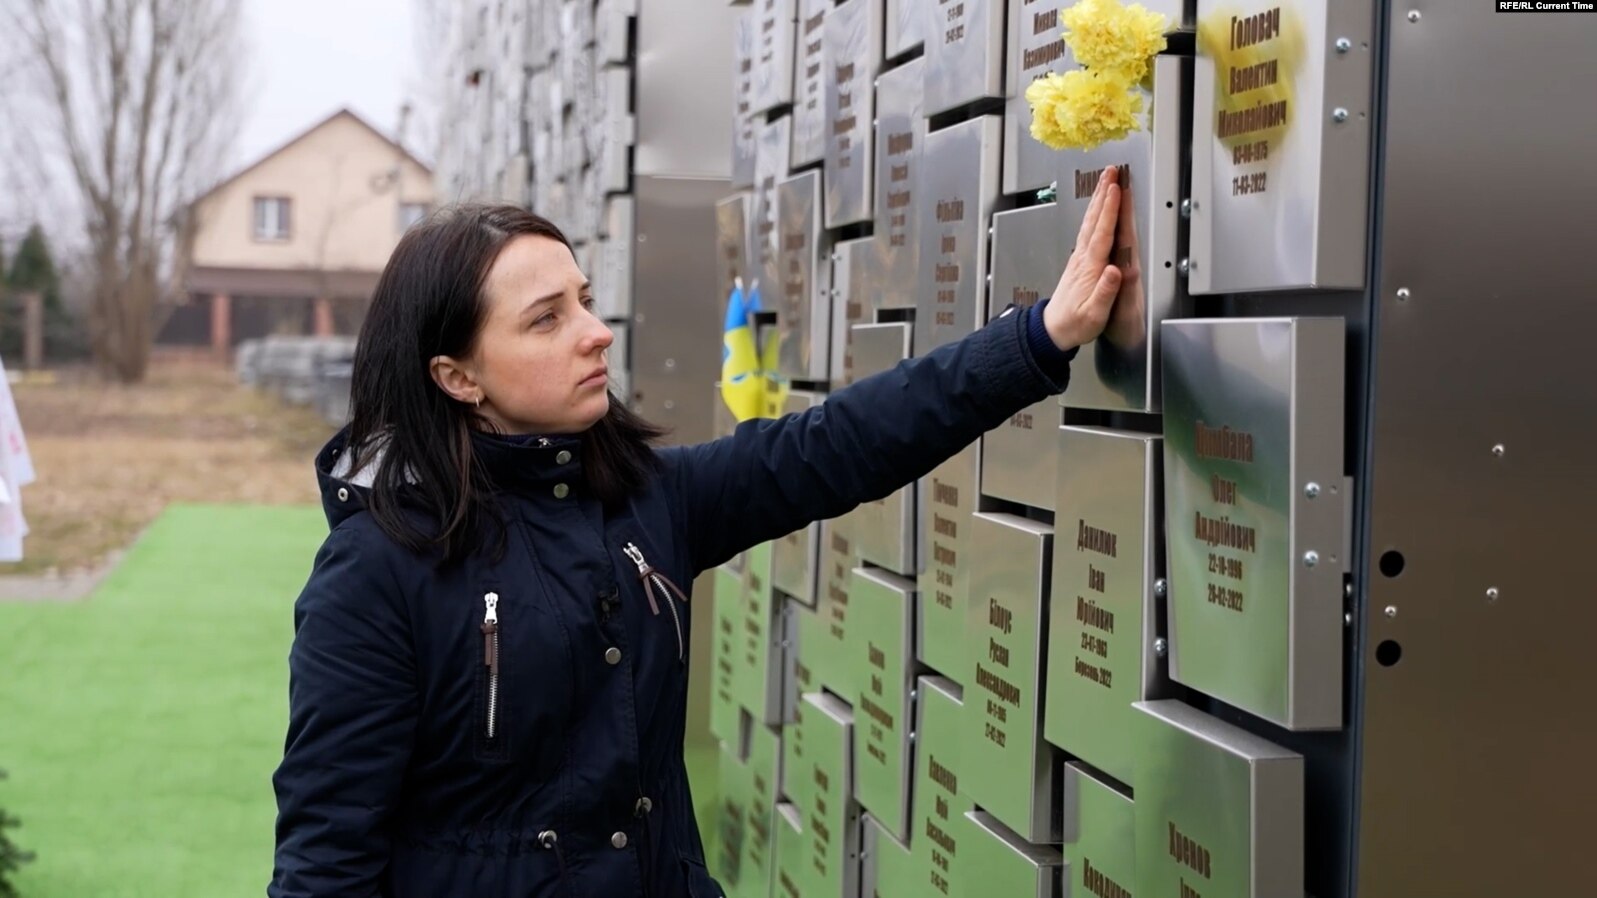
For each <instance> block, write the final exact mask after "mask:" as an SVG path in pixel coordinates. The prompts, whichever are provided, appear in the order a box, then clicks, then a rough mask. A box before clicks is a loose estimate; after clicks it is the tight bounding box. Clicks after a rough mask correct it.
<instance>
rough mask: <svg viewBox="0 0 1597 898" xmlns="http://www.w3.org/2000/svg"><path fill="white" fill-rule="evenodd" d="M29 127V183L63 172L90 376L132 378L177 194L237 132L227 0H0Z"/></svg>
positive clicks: (202, 174)
mask: <svg viewBox="0 0 1597 898" xmlns="http://www.w3.org/2000/svg"><path fill="white" fill-rule="evenodd" d="M0 3H3V5H4V8H5V9H6V12H7V15H6V20H5V21H4V22H0V24H3V25H4V26H5V27H6V29H7V31H8V34H7V35H5V36H4V37H0V41H4V42H6V43H9V44H12V45H14V46H15V47H16V50H17V53H16V54H15V56H14V58H16V59H17V60H18V62H17V63H16V65H17V68H18V69H19V70H20V76H19V78H18V79H17V80H18V82H19V85H18V90H19V91H20V92H19V93H17V94H14V96H17V97H19V98H20V99H19V100H17V102H19V103H20V104H22V105H24V106H25V107H26V108H25V114H26V118H24V119H23V120H24V121H30V122H38V123H40V124H41V125H42V128H41V129H40V132H41V138H40V148H41V149H40V151H39V152H36V153H33V154H29V155H31V156H32V157H33V158H32V160H31V164H32V167H33V168H35V169H36V175H37V176H38V177H39V178H43V179H49V178H51V177H52V176H56V177H60V176H64V180H65V181H66V183H67V184H69V185H70V186H71V188H72V190H71V191H70V192H71V199H72V200H74V203H73V205H75V206H76V207H78V211H79V214H80V215H81V219H82V222H83V249H84V263H85V266H86V268H87V271H88V273H89V276H90V279H91V281H92V289H91V303H90V309H89V342H90V347H91V350H92V352H93V355H94V358H95V360H96V363H97V365H98V367H99V368H100V370H101V372H102V373H104V374H105V375H107V376H109V377H112V378H115V379H117V380H121V381H136V380H139V379H141V378H142V377H143V376H144V373H145V370H146V368H147V366H148V363H149V354H150V344H151V343H152V341H153V339H154V322H155V314H154V313H155V311H156V307H157V305H158V303H161V302H162V301H163V300H165V299H167V298H169V297H170V296H171V294H172V291H173V289H174V286H175V285H177V284H180V283H181V280H182V276H183V272H182V271H181V270H180V266H181V264H182V260H184V259H185V258H186V257H187V255H188V254H187V249H188V246H189V244H190V242H191V241H192V239H193V237H194V233H195V228H196V224H197V222H195V221H194V220H193V217H192V215H191V213H190V210H189V205H188V204H189V202H190V201H191V200H192V199H193V198H195V197H196V196H198V195H199V194H200V193H201V192H203V191H204V190H205V189H207V188H208V187H210V186H211V185H212V184H213V183H214V182H215V180H216V179H217V176H218V175H219V174H220V173H221V168H220V167H221V165H222V164H223V163H224V161H225V160H226V158H227V155H228V154H227V150H228V148H229V146H230V142H231V141H232V139H233V138H234V136H235V135H236V134H237V132H238V127H237V125H238V119H237V116H238V113H239V103H238V99H239V96H240V91H241V85H242V80H241V78H242V66H243V43H242V35H241V31H240V11H239V0H76V2H68V0H0Z"/></svg>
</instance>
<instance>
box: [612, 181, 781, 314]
mask: <svg viewBox="0 0 1597 898" xmlns="http://www.w3.org/2000/svg"><path fill="white" fill-rule="evenodd" d="M749 205H750V197H749V194H748V193H747V192H743V193H735V194H733V195H732V196H729V197H727V198H726V199H724V200H721V201H720V202H718V203H716V204H715V255H716V259H717V260H718V261H719V262H720V264H719V265H718V266H717V267H716V269H715V273H716V278H715V294H716V296H717V297H718V302H719V305H718V306H717V308H718V309H719V315H721V316H725V315H726V302H727V298H728V297H730V296H731V295H732V287H733V286H734V285H735V283H736V280H737V278H742V279H743V283H744V286H747V285H748V284H750V283H751V282H752V281H753V280H754V275H753V269H752V268H751V264H752V257H751V255H750V244H749V236H750V232H749ZM628 242H629V243H630V242H631V241H630V240H629V241H628Z"/></svg>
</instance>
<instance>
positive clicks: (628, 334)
mask: <svg viewBox="0 0 1597 898" xmlns="http://www.w3.org/2000/svg"><path fill="white" fill-rule="evenodd" d="M609 327H610V340H611V342H610V348H609V349H607V350H605V356H606V357H607V358H608V359H609V362H608V364H610V365H613V366H614V367H613V368H611V370H610V389H611V390H612V391H613V392H614V393H615V394H616V395H617V396H619V397H622V398H623V399H624V400H630V399H631V397H632V355H631V352H632V350H631V348H630V344H631V342H632V325H631V324H629V323H627V322H625V321H612V322H610V323H609Z"/></svg>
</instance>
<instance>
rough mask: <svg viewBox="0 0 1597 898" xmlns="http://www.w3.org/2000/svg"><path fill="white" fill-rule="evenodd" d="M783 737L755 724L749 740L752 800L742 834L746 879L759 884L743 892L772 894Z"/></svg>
mask: <svg viewBox="0 0 1597 898" xmlns="http://www.w3.org/2000/svg"><path fill="white" fill-rule="evenodd" d="M781 757H782V752H781V740H780V737H779V736H778V735H777V732H776V731H775V730H773V729H771V728H770V727H764V726H760V725H759V724H758V723H756V724H755V725H754V728H753V731H752V734H751V736H750V739H749V759H748V776H749V787H750V789H749V799H748V810H747V816H746V817H745V823H746V830H745V832H744V837H743V870H742V872H743V876H744V879H743V882H744V883H745V884H747V883H749V882H751V878H752V882H754V883H758V885H757V886H756V887H755V888H754V889H749V888H747V886H745V888H744V891H745V892H749V893H753V894H759V895H768V894H770V888H771V882H772V881H773V879H774V878H775V874H776V802H777V799H778V797H779V796H778V794H777V788H776V784H777V779H778V776H779V775H780V771H779V770H778V765H779V761H780V760H781Z"/></svg>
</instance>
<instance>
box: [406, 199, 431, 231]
mask: <svg viewBox="0 0 1597 898" xmlns="http://www.w3.org/2000/svg"><path fill="white" fill-rule="evenodd" d="M426 217H427V204H426V203H400V204H399V230H400V233H404V232H405V231H408V230H410V226H411V225H413V224H415V223H416V222H418V221H421V220H422V219H423V218H426Z"/></svg>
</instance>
